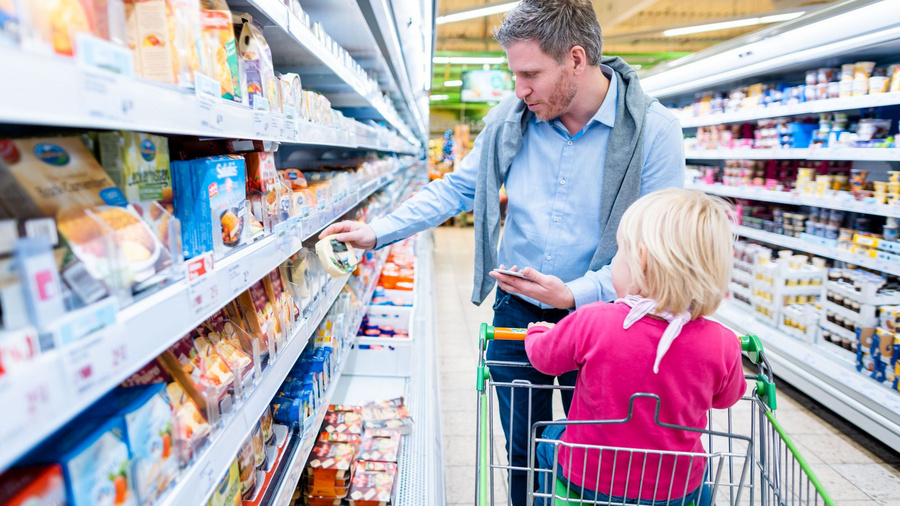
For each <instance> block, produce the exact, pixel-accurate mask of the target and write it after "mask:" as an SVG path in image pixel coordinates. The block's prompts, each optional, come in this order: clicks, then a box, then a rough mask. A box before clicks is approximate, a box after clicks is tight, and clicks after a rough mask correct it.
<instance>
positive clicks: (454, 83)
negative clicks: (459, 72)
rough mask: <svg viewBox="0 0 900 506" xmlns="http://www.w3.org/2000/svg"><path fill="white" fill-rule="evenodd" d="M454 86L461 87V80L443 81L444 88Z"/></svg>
mask: <svg viewBox="0 0 900 506" xmlns="http://www.w3.org/2000/svg"><path fill="white" fill-rule="evenodd" d="M455 86H462V80H461V79H454V80H452V81H444V87H445V88H453V87H455Z"/></svg>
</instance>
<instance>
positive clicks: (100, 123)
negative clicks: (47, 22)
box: [0, 48, 418, 153]
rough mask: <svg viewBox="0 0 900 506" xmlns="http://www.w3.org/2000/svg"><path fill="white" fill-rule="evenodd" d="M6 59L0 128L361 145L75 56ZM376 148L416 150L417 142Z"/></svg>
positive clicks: (3, 52) (19, 54) (1, 53)
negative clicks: (89, 66)
mask: <svg viewBox="0 0 900 506" xmlns="http://www.w3.org/2000/svg"><path fill="white" fill-rule="evenodd" d="M0 60H2V61H4V62H8V63H9V64H10V65H13V66H14V68H18V69H21V70H22V72H23V74H22V75H21V76H19V78H18V79H4V80H2V81H0V94H2V96H4V97H9V98H7V100H5V101H4V103H3V107H2V108H0V123H14V124H16V123H18V124H27V125H45V126H58V127H75V128H98V129H110V130H115V129H122V130H136V131H142V132H153V133H160V134H170V135H171V134H174V135H196V136H201V137H223V138H236V139H260V140H269V141H277V142H283V143H291V144H300V145H309V146H331V147H343V148H354V149H355V148H358V146H357V144H356V134H355V132H347V131H344V130H339V129H336V128H330V127H325V126H322V125H316V124H313V123H310V122H308V121H296V122H294V121H290V120H286V119H285V118H284V117H282V116H279V115H276V114H273V113H269V112H263V111H253V110H251V109H249V108H247V107H244V106H242V105H240V104H237V103H234V102H229V101H226V100H222V99H210V98H207V99H201V98H198V96H197V94H195V93H194V91H192V90H185V89H180V88H176V87H173V86H167V85H164V84H160V83H156V82H152V81H146V80H143V79H137V78H134V79H129V78H127V77H124V76H117V75H113V74H111V73H110V74H109V75H106V74H104V73H100V72H97V71H92V70H83V69H81V68H79V66H78V64H76V62H75V61H72V60H71V59H64V58H53V57H47V56H40V55H35V54H29V53H26V52H23V51H19V50H18V49H13V48H0ZM48 76H53V77H52V78H48ZM98 86H100V87H101V88H100V89H102V92H98V88H97V87H98ZM88 90H93V91H88ZM12 97H15V98H14V99H12ZM110 104H112V105H110ZM374 149H381V150H386V151H396V152H402V153H416V152H417V151H418V148H416V147H415V146H413V145H412V144H405V145H396V144H395V145H392V146H391V149H384V148H374Z"/></svg>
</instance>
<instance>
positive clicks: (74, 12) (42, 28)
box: [20, 0, 98, 56]
mask: <svg viewBox="0 0 900 506" xmlns="http://www.w3.org/2000/svg"><path fill="white" fill-rule="evenodd" d="M86 4H87V5H86ZM20 5H21V7H23V10H22V16H21V17H22V18H23V21H24V23H23V26H24V25H25V24H26V23H27V25H28V29H27V30H24V31H23V33H24V37H23V38H22V46H23V47H25V48H26V49H28V50H30V51H34V52H37V53H41V54H52V53H55V54H59V55H63V56H73V55H74V54H75V38H76V36H77V35H78V34H79V33H86V34H88V35H94V36H97V35H98V34H97V33H96V31H95V26H94V24H93V23H92V22H91V15H89V10H88V7H89V6H90V2H84V1H82V0H28V1H26V2H23V3H21V4H20Z"/></svg>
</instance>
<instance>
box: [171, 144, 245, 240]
mask: <svg viewBox="0 0 900 506" xmlns="http://www.w3.org/2000/svg"><path fill="white" fill-rule="evenodd" d="M245 170H246V169H245V164H244V158H243V157H242V156H238V155H222V156H212V157H208V158H200V159H197V160H192V161H190V162H173V163H172V179H173V183H174V187H175V215H176V217H178V218H179V219H180V220H181V231H182V239H183V243H184V254H185V257H186V258H190V257H194V256H197V255H200V254H203V253H204V252H206V251H215V253H216V255H217V256H223V255H225V254H226V253H227V252H228V251H230V250H231V249H233V248H236V247H238V246H241V245H243V244H245V243H246V242H247V241H249V227H246V223H245V221H246V213H245V211H244V202H245V200H246V199H247V189H246V173H245ZM214 218H215V219H214Z"/></svg>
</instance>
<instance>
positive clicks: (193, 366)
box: [159, 336, 234, 409]
mask: <svg viewBox="0 0 900 506" xmlns="http://www.w3.org/2000/svg"><path fill="white" fill-rule="evenodd" d="M159 360H160V362H161V363H162V364H163V366H164V367H165V369H166V371H167V372H168V373H169V374H171V375H172V377H174V378H176V379H177V380H178V382H179V383H181V384H182V385H189V386H190V387H191V390H190V391H189V392H188V393H189V394H191V397H193V399H194V402H195V403H196V404H197V405H198V406H200V407H201V408H202V409H206V404H207V401H206V398H207V396H211V397H212V398H214V399H216V400H217V402H218V401H221V400H223V399H225V397H226V396H227V395H228V394H229V392H231V390H232V388H233V387H234V373H232V371H231V369H229V368H228V365H227V364H226V363H225V361H224V360H222V358H221V357H220V356H219V355H218V354H217V353H216V352H215V350H214V349H213V348H212V347H211V346H209V345H208V342H197V341H196V340H193V339H191V338H190V336H185V337H183V338H181V339H179V340H178V341H176V342H175V344H173V345H172V346H170V347H169V349H168V350H166V351H165V352H163V354H162V355H160V356H159ZM204 394H206V395H204Z"/></svg>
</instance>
